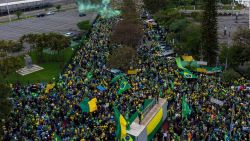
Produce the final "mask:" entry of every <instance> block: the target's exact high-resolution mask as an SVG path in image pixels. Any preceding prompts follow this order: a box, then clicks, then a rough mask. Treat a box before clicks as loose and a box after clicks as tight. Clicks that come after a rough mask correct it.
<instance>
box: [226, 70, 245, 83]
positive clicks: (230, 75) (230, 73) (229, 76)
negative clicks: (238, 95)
mask: <svg viewBox="0 0 250 141" xmlns="http://www.w3.org/2000/svg"><path fill="white" fill-rule="evenodd" d="M240 77H241V76H240V74H239V73H237V72H236V71H234V70H233V69H229V70H225V71H224V72H223V73H222V80H223V82H227V83H230V82H233V81H235V80H238V79H239V78H240Z"/></svg>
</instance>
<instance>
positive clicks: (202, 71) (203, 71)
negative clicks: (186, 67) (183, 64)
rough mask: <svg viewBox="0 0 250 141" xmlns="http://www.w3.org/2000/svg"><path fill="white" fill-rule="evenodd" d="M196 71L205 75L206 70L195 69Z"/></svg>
mask: <svg viewBox="0 0 250 141" xmlns="http://www.w3.org/2000/svg"><path fill="white" fill-rule="evenodd" d="M196 71H197V72H201V73H207V70H206V69H205V68H196Z"/></svg>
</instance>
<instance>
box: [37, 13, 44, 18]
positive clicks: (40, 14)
mask: <svg viewBox="0 0 250 141" xmlns="http://www.w3.org/2000/svg"><path fill="white" fill-rule="evenodd" d="M45 15H46V14H45V13H39V14H37V15H36V17H38V18H39V17H44V16H45Z"/></svg>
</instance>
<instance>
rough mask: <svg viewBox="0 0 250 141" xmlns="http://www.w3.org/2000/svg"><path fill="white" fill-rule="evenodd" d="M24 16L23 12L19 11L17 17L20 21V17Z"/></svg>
mask: <svg viewBox="0 0 250 141" xmlns="http://www.w3.org/2000/svg"><path fill="white" fill-rule="evenodd" d="M22 14H23V12H22V11H17V12H16V16H17V19H20V16H21V15H22Z"/></svg>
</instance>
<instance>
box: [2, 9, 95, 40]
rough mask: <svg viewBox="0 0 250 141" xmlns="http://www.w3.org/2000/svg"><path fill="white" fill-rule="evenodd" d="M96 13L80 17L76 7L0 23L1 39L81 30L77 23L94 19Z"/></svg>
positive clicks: (16, 38) (15, 38)
mask: <svg viewBox="0 0 250 141" xmlns="http://www.w3.org/2000/svg"><path fill="white" fill-rule="evenodd" d="M96 16H97V14H96V13H88V14H87V16H85V17H79V16H78V11H77V10H76V9H74V10H69V11H66V12H59V13H56V14H55V15H50V16H45V17H42V18H36V17H34V18H31V19H26V20H21V21H16V22H10V23H6V24H4V25H0V31H1V32H0V39H5V40H18V39H19V38H20V37H21V36H22V35H24V34H28V33H48V32H57V33H62V34H64V33H66V32H69V31H79V30H78V28H77V26H76V24H77V23H78V22H80V21H83V20H91V21H93V20H94V19H95V17H96Z"/></svg>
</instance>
